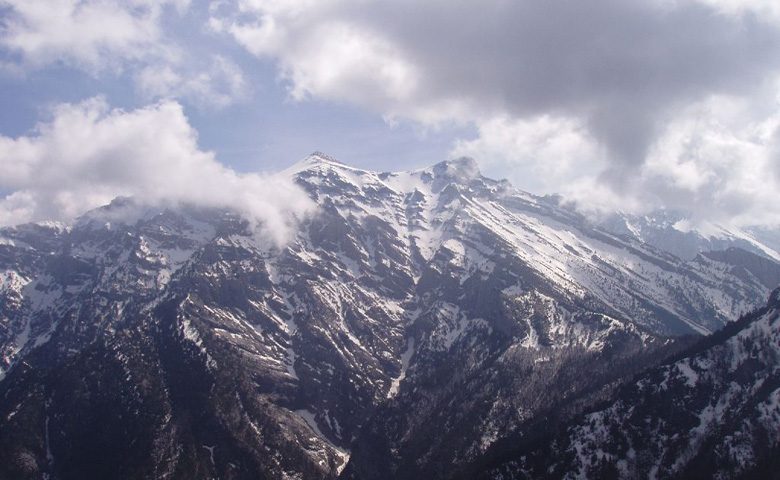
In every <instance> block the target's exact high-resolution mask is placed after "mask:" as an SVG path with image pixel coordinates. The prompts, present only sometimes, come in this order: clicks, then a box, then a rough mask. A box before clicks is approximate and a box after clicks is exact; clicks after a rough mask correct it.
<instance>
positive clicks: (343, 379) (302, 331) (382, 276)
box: [0, 154, 780, 480]
mask: <svg viewBox="0 0 780 480" xmlns="http://www.w3.org/2000/svg"><path fill="white" fill-rule="evenodd" d="M279 175H281V176H284V177H286V178H291V179H292V180H293V181H294V182H295V183H297V184H298V185H299V186H300V187H301V188H302V191H303V192H305V194H307V195H309V197H310V198H311V199H312V200H313V201H314V202H316V204H317V206H318V209H317V211H316V213H315V214H313V215H311V216H309V217H306V218H303V219H300V223H299V228H298V230H297V233H296V234H295V236H294V238H292V239H290V241H289V243H287V244H286V245H284V246H281V247H280V246H278V245H276V244H274V243H273V242H269V241H268V239H267V238H265V236H264V234H263V232H262V230H258V229H255V228H253V226H252V224H251V223H250V222H249V221H247V219H245V218H242V217H241V216H240V215H239V214H237V213H236V212H231V211H221V210H216V209H204V208H196V207H194V206H186V205H184V206H176V207H167V208H165V207H160V208H151V207H148V206H143V205H144V204H143V202H140V199H136V200H134V199H117V200H115V201H114V202H112V203H111V204H110V205H107V206H105V207H102V208H100V209H97V210H95V211H92V212H89V213H88V214H86V215H85V216H83V217H82V218H80V219H79V220H77V221H76V222H74V223H73V224H72V225H62V224H55V223H41V224H28V225H21V226H18V227H14V228H6V229H2V230H0V355H2V357H0V369H1V370H0V376H2V380H0V478H8V479H15V478H42V477H43V478H48V479H50V480H54V479H62V480H65V479H92V478H95V479H103V478H116V479H125V478H126V479H131V478H133V479H134V478H169V479H193V478H198V479H199V478H204V479H206V478H209V479H210V478H220V479H243V478H247V479H249V478H253V479H256V478H290V479H294V478H301V479H319V478H323V479H324V478H336V477H340V478H355V479H390V478H398V479H402V478H404V479H405V478H476V477H480V476H481V477H482V478H526V477H527V478H537V477H539V476H545V475H547V476H550V477H551V478H559V477H561V476H565V475H569V476H571V478H577V477H578V476H580V477H581V478H606V477H608V476H609V475H612V476H615V478H628V477H627V476H632V475H633V476H636V477H637V478H645V477H646V476H647V475H649V474H651V473H652V472H655V473H657V475H658V478H670V477H676V478H685V477H684V475H688V474H690V475H693V474H695V473H699V472H707V473H713V474H715V473H717V474H720V475H722V476H725V477H726V478H730V477H731V476H737V475H749V474H750V473H751V472H758V471H767V470H766V469H767V468H770V467H771V465H773V464H772V463H771V462H772V461H773V460H772V459H773V458H775V457H776V455H775V456H773V455H774V454H775V453H777V448H778V447H777V446H778V438H777V435H776V432H778V431H780V429H778V428H777V427H778V418H780V413H778V409H779V408H780V407H779V405H780V404H779V403H778V401H777V399H778V395H780V393H778V387H780V385H778V384H777V378H776V376H777V369H778V356H777V352H778V334H777V331H778V323H777V321H776V318H777V301H778V298H777V293H774V294H772V297H771V301H770V304H769V306H767V307H764V308H763V309H762V310H758V311H755V312H753V310H754V309H755V308H756V307H758V306H761V305H765V304H766V301H767V298H770V293H771V292H772V290H773V289H774V288H776V287H777V286H778V285H779V284H780V265H779V264H778V263H777V259H780V254H779V253H778V251H777V245H778V242H775V243H773V240H772V239H773V238H775V239H776V238H777V237H776V236H775V237H773V235H774V233H772V232H768V231H767V232H758V233H756V232H755V231H754V232H730V231H725V230H723V229H720V230H719V232H718V234H717V236H712V235H708V234H705V233H706V232H705V233H701V232H696V231H690V230H686V229H685V228H683V226H684V225H682V224H681V223H680V222H683V223H684V218H680V217H679V216H671V214H668V215H670V216H669V217H663V215H667V214H661V213H659V214H658V216H657V217H650V216H648V217H642V218H638V217H630V216H627V215H621V214H616V215H615V216H614V217H612V218H610V219H608V220H606V221H604V222H602V223H599V224H594V223H593V222H591V221H588V220H587V219H586V218H584V217H582V216H580V215H578V214H577V213H575V212H572V211H569V210H567V209H565V208H562V207H560V206H559V205H558V204H557V202H556V201H555V200H554V199H551V198H546V197H545V198H542V197H535V196H532V195H529V194H527V193H524V192H521V191H518V190H516V189H514V188H513V187H512V186H511V185H510V184H509V183H508V182H506V181H494V180H490V179H488V178H485V177H483V176H482V175H481V174H480V172H479V169H478V167H477V165H476V164H475V163H474V162H473V161H472V160H470V159H465V158H463V159H458V160H452V161H448V162H442V163H439V164H436V165H434V166H432V167H430V168H426V169H422V170H418V171H413V172H399V173H378V172H371V171H366V170H361V169H357V168H353V167H349V166H347V165H344V164H341V163H339V162H337V161H336V160H334V159H332V158H329V157H327V156H326V155H323V154H313V155H312V156H310V157H308V158H306V159H305V160H303V161H301V162H299V163H298V164H296V165H294V166H292V167H291V168H289V169H288V170H286V171H284V172H282V173H280V174H279ZM130 211H132V212H134V214H133V215H132V216H128V215H126V213H127V212H130ZM662 217H663V218H662ZM675 232H676V233H675ZM710 233H711V232H710ZM748 312H753V313H750V314H749V315H748V316H745V317H743V318H742V320H739V321H738V322H736V323H733V321H734V320H736V319H737V318H738V317H740V315H743V314H747V313H748ZM724 326H726V330H723V331H720V332H719V333H715V334H714V336H708V337H704V339H703V340H702V337H701V335H708V334H711V333H712V332H716V331H719V330H720V329H721V328H723V327H724ZM708 402H709V403H708ZM713 402H714V403H713ZM642 422H649V423H642ZM722 424H724V425H725V426H722V427H721V426H720V425H722ZM773 428H774V430H772V429H773ZM551 442H552V443H551ZM761 469H763V470H761ZM746 478H747V477H746Z"/></svg>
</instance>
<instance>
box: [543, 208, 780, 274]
mask: <svg viewBox="0 0 780 480" xmlns="http://www.w3.org/2000/svg"><path fill="white" fill-rule="evenodd" d="M552 200H556V199H555V198H553V199H552ZM690 217H691V215H690V214H688V213H686V212H683V211H677V210H657V211H654V212H650V213H649V214H647V215H631V214H627V213H622V212H616V213H614V214H612V215H609V216H607V217H605V218H604V219H602V220H600V221H599V222H597V224H598V226H599V227H600V228H602V229H604V230H606V231H608V232H610V233H612V234H615V235H619V236H622V237H627V238H631V239H634V240H637V241H640V242H643V243H646V244H648V245H652V246H653V247H656V248H658V249H660V250H663V251H666V252H669V253H672V254H674V255H676V256H678V257H680V258H685V259H693V258H695V257H696V255H698V254H700V253H702V252H708V251H717V250H727V249H729V248H739V249H741V250H747V251H749V252H752V253H755V254H757V255H760V256H764V257H768V258H771V259H773V260H775V261H778V260H780V253H779V252H780V236H779V235H780V234H778V232H777V231H776V230H771V229H766V228H747V229H729V228H725V227H723V226H720V225H716V224H712V223H709V222H703V223H699V224H697V225H694V224H693V223H692V222H691V220H690Z"/></svg>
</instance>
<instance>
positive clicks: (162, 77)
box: [135, 55, 250, 109]
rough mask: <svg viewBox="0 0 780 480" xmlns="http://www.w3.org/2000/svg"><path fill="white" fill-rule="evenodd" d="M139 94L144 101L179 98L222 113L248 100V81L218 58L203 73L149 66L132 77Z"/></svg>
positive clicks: (200, 70)
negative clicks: (224, 109) (222, 109)
mask: <svg viewBox="0 0 780 480" xmlns="http://www.w3.org/2000/svg"><path fill="white" fill-rule="evenodd" d="M135 81H136V85H137V87H138V90H139V92H140V93H141V95H142V96H143V97H144V98H147V99H161V98H178V99H182V100H186V101H187V102H189V103H191V104H193V105H196V106H198V107H199V108H201V109H207V108H214V109H221V108H225V107H228V106H230V105H233V104H235V103H238V102H240V101H241V100H243V99H246V98H247V97H248V96H249V92H250V86H249V81H248V80H247V78H246V77H245V75H244V73H243V71H242V70H241V68H239V67H238V66H237V65H236V64H235V63H234V62H232V61H231V60H230V59H228V58H226V57H223V56H220V55H217V56H215V57H214V58H213V59H212V62H211V66H210V67H208V68H202V69H197V68H196V69H192V68H188V67H185V66H183V67H180V68H178V69H177V68H176V67H174V66H172V65H170V64H165V63H160V64H155V65H149V66H147V67H144V68H143V69H142V70H140V71H139V72H138V73H137V74H136V76H135Z"/></svg>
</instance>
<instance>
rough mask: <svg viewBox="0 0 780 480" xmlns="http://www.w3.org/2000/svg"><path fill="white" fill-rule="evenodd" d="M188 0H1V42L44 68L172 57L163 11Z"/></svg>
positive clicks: (111, 65)
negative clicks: (164, 35) (165, 36)
mask: <svg viewBox="0 0 780 480" xmlns="http://www.w3.org/2000/svg"><path fill="white" fill-rule="evenodd" d="M188 3H189V2H188V1H186V0H167V1H166V0H162V1H157V0H131V1H128V2H121V1H117V0H113V1H112V0H86V1H81V0H1V1H0V7H3V8H4V9H6V10H5V12H4V21H3V29H2V36H0V45H2V47H3V48H5V49H7V50H8V51H10V52H12V53H15V54H17V55H19V57H20V58H19V60H20V63H22V64H23V65H24V66H29V67H31V68H40V67H42V66H46V65H49V64H52V63H56V62H62V63H65V64H68V65H73V66H77V67H79V68H83V69H86V70H89V71H91V72H98V71H101V70H104V69H121V68H122V66H123V64H124V62H126V61H132V60H142V59H145V58H148V57H170V56H173V55H176V52H175V50H171V49H168V47H166V46H164V45H162V44H161V43H160V39H161V38H162V32H161V29H160V25H159V19H160V15H161V14H162V11H163V9H164V8H166V6H169V5H173V6H176V7H178V8H179V9H184V8H186V6H187V5H188Z"/></svg>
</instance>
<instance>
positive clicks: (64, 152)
mask: <svg viewBox="0 0 780 480" xmlns="http://www.w3.org/2000/svg"><path fill="white" fill-rule="evenodd" d="M0 171H2V172H3V175H2V177H0V189H3V190H6V191H11V192H12V193H10V194H9V195H7V196H6V197H5V198H3V199H2V200H0V225H13V224H17V223H21V222H28V221H35V220H65V221H68V220H71V219H73V218H74V217H76V216H78V215H80V214H82V213H84V212H85V211H87V210H89V209H92V208H96V207H98V206H101V205H105V204H107V203H109V202H110V201H111V200H112V199H113V198H115V197H117V196H132V197H134V200H135V202H136V203H140V204H145V205H150V206H153V205H173V204H178V203H186V204H191V205H197V206H204V207H219V208H229V209H232V210H234V211H236V212H239V213H241V214H243V215H245V216H246V217H247V218H248V219H249V220H250V221H251V222H253V223H255V224H256V225H257V226H258V227H259V228H260V229H262V230H263V232H264V233H265V234H267V235H268V236H270V237H271V238H273V239H274V241H275V242H276V243H277V244H282V243H283V242H284V241H285V240H286V239H287V238H288V237H289V235H290V234H291V232H292V230H293V229H294V228H295V225H296V221H297V220H298V219H300V218H301V217H302V216H304V215H306V214H308V213H309V212H311V211H312V210H313V208H314V205H313V203H312V202H311V200H310V199H309V197H308V196H307V195H306V194H305V192H303V191H302V190H300V189H299V188H298V187H297V186H295V185H294V184H292V182H290V181H289V180H288V179H284V178H279V177H269V176H264V175H261V174H240V173H237V172H235V171H233V170H232V169H230V168H227V167H225V166H224V165H222V164H220V163H219V162H218V161H217V159H216V158H215V155H214V154H213V153H211V152H204V151H201V150H200V149H199V148H198V145H197V133H196V132H195V130H194V129H193V128H192V127H191V126H190V124H189V122H188V120H187V117H186V116H185V115H184V112H183V109H182V107H181V105H179V104H178V103H176V102H171V101H166V102H161V103H157V104H154V105H151V106H148V107H145V108H140V109H137V110H133V111H123V110H118V109H114V110H111V109H109V107H108V105H107V104H106V102H105V101H104V100H103V99H102V98H93V99H91V100H88V101H85V102H82V103H80V104H75V105H74V104H62V105H59V106H58V107H56V108H55V109H54V111H53V116H52V119H51V121H49V122H47V123H43V124H40V125H39V126H38V127H37V129H36V131H35V133H34V134H33V135H30V136H22V137H19V138H9V137H4V136H0Z"/></svg>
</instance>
